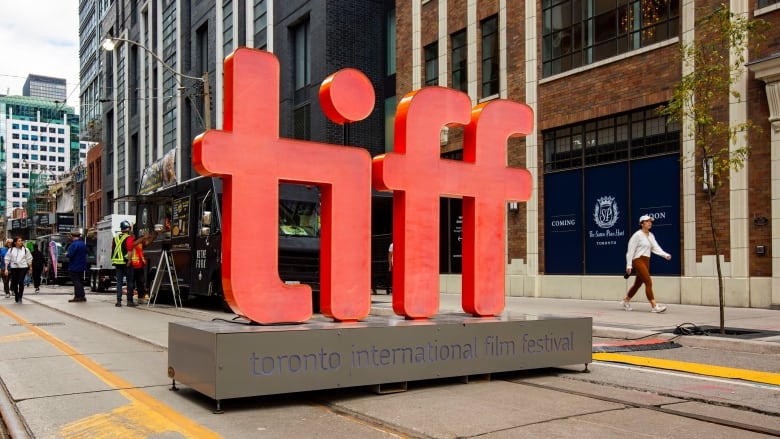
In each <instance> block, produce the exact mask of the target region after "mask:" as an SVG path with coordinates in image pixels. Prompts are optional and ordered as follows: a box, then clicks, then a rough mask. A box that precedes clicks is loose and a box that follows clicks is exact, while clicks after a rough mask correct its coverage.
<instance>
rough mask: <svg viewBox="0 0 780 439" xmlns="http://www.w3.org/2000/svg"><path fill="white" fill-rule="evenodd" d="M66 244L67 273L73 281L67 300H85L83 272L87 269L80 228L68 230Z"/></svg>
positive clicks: (85, 247) (85, 249) (85, 248)
mask: <svg viewBox="0 0 780 439" xmlns="http://www.w3.org/2000/svg"><path fill="white" fill-rule="evenodd" d="M70 239H71V243H70V245H69V246H68V253H67V255H68V274H69V275H70V280H71V281H72V282H73V298H72V299H70V300H68V302H86V301H87V295H86V294H85V293H84V272H85V271H86V270H87V245H86V244H85V243H84V241H82V240H81V229H73V230H71V231H70Z"/></svg>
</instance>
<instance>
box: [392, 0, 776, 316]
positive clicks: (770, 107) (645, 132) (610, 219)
mask: <svg viewBox="0 0 780 439" xmlns="http://www.w3.org/2000/svg"><path fill="white" fill-rule="evenodd" d="M717 5H718V3H717V2H711V1H710V2H706V1H698V2H684V3H681V2H677V1H676V0H658V1H632V2H601V1H598V2H597V1H595V0H588V1H584V2H577V1H573V0H542V1H539V2H520V1H516V0H479V1H475V0H412V1H398V2H396V20H397V53H398V57H397V75H396V91H397V96H398V98H399V99H400V97H401V96H403V95H405V94H406V93H408V92H410V91H412V90H415V89H418V88H420V87H423V86H426V85H441V86H446V87H451V88H455V89H460V90H462V91H464V92H466V93H468V95H469V96H470V97H471V100H472V103H473V104H474V105H476V104H478V103H481V102H485V101H488V100H491V99H496V98H502V99H510V100H513V101H519V102H524V103H526V104H528V105H530V106H531V107H532V108H533V110H534V113H535V117H536V120H535V128H536V130H535V131H534V132H533V133H532V134H531V135H529V136H527V137H526V138H524V139H519V140H515V139H510V141H509V148H508V158H507V161H508V163H509V165H511V166H519V167H525V168H527V169H528V170H529V171H530V172H531V173H532V175H533V176H534V179H535V182H534V191H533V195H532V198H531V199H530V200H529V201H528V202H527V203H520V204H519V206H517V207H515V206H514V205H510V206H509V207H508V209H507V218H508V224H509V233H508V240H507V242H506V243H497V245H505V246H506V249H507V258H506V259H507V294H510V295H515V296H539V297H561V298H585V299H597V300H617V299H618V298H621V297H622V295H623V294H624V292H625V290H626V287H627V281H625V280H624V279H623V277H622V276H620V274H622V273H623V272H624V270H625V252H626V244H627V241H628V238H629V237H630V236H631V234H632V233H634V231H636V229H637V227H638V225H637V218H638V217H639V216H640V215H644V214H648V215H652V216H653V217H654V218H655V223H654V227H653V233H654V234H655V235H656V237H657V238H658V241H659V243H660V244H661V245H662V246H663V247H664V249H665V250H666V251H668V252H669V253H671V254H672V255H673V258H672V259H671V261H665V260H662V259H660V258H654V259H653V262H652V270H651V271H652V272H653V274H654V283H655V290H656V296H657V298H658V300H659V301H661V302H666V303H683V304H704V305H717V304H718V287H717V283H718V282H717V274H716V270H715V258H714V249H713V246H712V239H711V237H710V235H709V216H708V214H707V209H706V192H705V190H704V189H703V187H702V179H701V177H702V171H701V166H700V165H698V164H699V163H700V161H701V159H702V158H701V157H696V152H695V146H694V143H693V140H692V139H691V138H690V135H689V134H690V133H689V132H688V129H687V127H684V126H680V125H679V124H674V123H670V122H669V121H668V120H667V119H666V118H665V117H664V116H662V115H660V114H659V113H658V109H659V107H661V106H663V105H664V104H666V103H667V102H668V101H669V99H670V98H671V96H672V92H673V88H674V86H675V84H676V83H677V82H678V81H679V80H680V78H681V77H682V72H683V67H684V64H683V63H682V62H681V60H680V57H679V46H680V44H681V42H687V41H691V39H692V38H702V36H701V35H700V34H698V33H697V32H696V31H697V29H696V26H695V24H694V22H695V20H696V19H697V18H698V17H700V16H701V14H702V13H703V12H705V11H711V10H713V8H714V7H716V6H717ZM730 8H731V9H732V12H735V13H747V14H748V16H751V17H757V18H761V19H764V20H766V21H768V22H769V23H770V24H771V26H772V27H771V30H770V34H769V35H768V38H767V40H766V42H765V43H764V44H763V45H762V46H761V48H760V52H759V53H751V54H750V62H749V63H748V67H749V71H748V70H746V74H745V75H743V79H742V82H740V83H738V84H737V87H738V88H739V89H741V90H742V96H743V97H744V99H742V100H739V101H735V102H730V103H727V104H726V105H724V111H723V114H724V117H728V118H729V119H730V120H732V121H736V122H739V121H745V120H751V121H753V122H755V123H757V124H759V125H760V126H761V127H762V128H763V130H762V131H761V132H755V133H753V134H751V135H750V137H749V138H748V139H747V143H748V144H749V146H750V148H751V150H752V155H751V157H750V159H749V160H748V163H747V166H746V167H745V168H744V169H742V170H741V171H738V172H732V173H731V174H732V175H730V179H729V182H728V183H727V185H726V186H725V187H723V188H721V193H719V194H718V198H717V200H718V201H717V203H718V204H716V206H715V212H716V215H715V217H716V222H717V224H719V225H720V226H721V227H720V248H721V257H722V260H723V262H724V263H723V273H724V277H725V279H726V304H727V305H729V306H751V307H766V308H768V307H778V306H780V251H779V252H777V253H774V252H773V244H775V243H778V245H780V223H778V222H777V219H778V218H780V202H778V201H777V200H778V199H780V184H778V180H780V166H778V164H780V163H778V161H779V160H780V153H778V152H775V151H776V150H777V147H776V146H777V145H775V143H777V142H778V141H780V137H778V135H777V134H776V133H775V129H774V127H773V126H771V125H770V120H772V121H774V120H776V118H777V117H778V112H780V100H778V98H776V97H775V96H776V95H777V93H776V91H775V88H774V87H775V86H776V85H778V84H780V82H775V81H780V56H779V57H775V56H773V54H774V53H775V52H776V51H778V45H780V39H779V38H778V36H780V12H778V9H780V4H777V3H775V2H774V1H771V0H759V1H758V2H756V1H754V0H751V1H749V2H746V1H742V2H732V3H731V5H730ZM767 90H769V92H767ZM768 97H769V101H768ZM461 142H462V132H461V131H460V130H459V129H457V128H449V129H447V128H444V129H443V132H442V141H441V145H442V156H443V157H447V158H453V159H458V158H460V156H459V151H460V149H461ZM772 146H775V147H772ZM773 165H774V166H773ZM773 169H774V170H773ZM458 215H459V202H458V201H457V200H447V201H444V202H443V203H442V217H443V218H442V222H443V223H445V224H449V223H455V222H457V217H458ZM442 230H443V231H444V233H443V234H442V249H443V252H444V253H446V254H445V256H444V257H443V258H442V261H443V263H442V289H443V290H447V291H451V292H457V291H459V289H460V276H459V274H458V273H459V266H458V265H457V264H456V263H451V261H453V260H454V258H453V255H455V254H457V252H458V248H457V244H454V239H453V237H452V235H453V234H452V233H451V232H452V231H453V230H454V229H453V228H451V227H450V228H447V226H443V227H442ZM640 294H641V293H640Z"/></svg>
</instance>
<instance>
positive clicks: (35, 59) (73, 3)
mask: <svg viewBox="0 0 780 439" xmlns="http://www.w3.org/2000/svg"><path fill="white" fill-rule="evenodd" d="M31 73H32V74H36V75H43V76H53V77H55V78H65V80H66V81H67V94H68V105H70V106H72V107H74V108H75V110H76V112H77V113H78V111H79V109H78V102H79V1H78V0H0V94H10V95H21V94H22V86H24V81H25V79H27V75H28V74H31Z"/></svg>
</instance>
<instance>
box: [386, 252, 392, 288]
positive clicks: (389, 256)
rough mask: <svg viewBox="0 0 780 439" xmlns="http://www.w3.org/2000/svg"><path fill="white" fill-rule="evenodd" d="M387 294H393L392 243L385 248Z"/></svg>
mask: <svg viewBox="0 0 780 439" xmlns="http://www.w3.org/2000/svg"><path fill="white" fill-rule="evenodd" d="M387 277H388V282H387V294H388V295H390V294H393V243H392V242H391V243H390V247H389V248H388V249H387Z"/></svg>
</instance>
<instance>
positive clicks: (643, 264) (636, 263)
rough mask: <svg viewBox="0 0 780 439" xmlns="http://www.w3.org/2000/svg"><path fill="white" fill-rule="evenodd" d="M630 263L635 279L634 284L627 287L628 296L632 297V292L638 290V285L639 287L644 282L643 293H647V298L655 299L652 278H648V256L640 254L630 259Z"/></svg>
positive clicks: (634, 292) (649, 299)
mask: <svg viewBox="0 0 780 439" xmlns="http://www.w3.org/2000/svg"><path fill="white" fill-rule="evenodd" d="M631 265H632V266H633V270H634V274H636V280H635V281H634V285H632V286H631V288H629V289H628V293H627V295H628V298H629V299H633V298H634V294H636V292H637V291H639V287H641V286H642V284H645V295H647V300H648V301H651V300H655V296H654V295H653V279H651V278H650V258H649V257H647V256H640V257H638V258H636V259H634V260H633V261H631Z"/></svg>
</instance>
